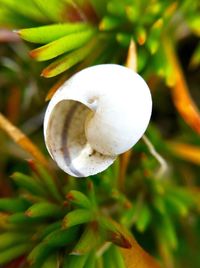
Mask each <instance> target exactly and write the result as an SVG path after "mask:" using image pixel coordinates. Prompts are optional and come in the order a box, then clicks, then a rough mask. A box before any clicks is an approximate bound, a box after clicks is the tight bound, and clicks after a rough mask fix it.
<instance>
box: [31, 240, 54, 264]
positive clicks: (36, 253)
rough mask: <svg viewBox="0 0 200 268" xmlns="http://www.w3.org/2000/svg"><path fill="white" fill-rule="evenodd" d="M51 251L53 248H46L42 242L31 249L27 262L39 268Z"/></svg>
mask: <svg viewBox="0 0 200 268" xmlns="http://www.w3.org/2000/svg"><path fill="white" fill-rule="evenodd" d="M52 251H53V248H50V247H48V246H47V245H46V244H45V243H43V242H42V243H40V244H38V245H37V246H36V247H34V248H33V250H32V251H31V252H30V253H29V255H28V258H27V260H28V262H29V263H30V264H31V265H34V267H41V266H42V264H43V263H44V261H45V259H46V258H47V257H48V256H49V254H50V253H51V252H52ZM31 267H32V266H31Z"/></svg>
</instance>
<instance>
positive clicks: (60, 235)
mask: <svg viewBox="0 0 200 268" xmlns="http://www.w3.org/2000/svg"><path fill="white" fill-rule="evenodd" d="M78 231H79V228H78V227H77V226H74V227H72V228H69V229H65V230H55V231H54V232H52V233H50V234H49V235H48V236H46V237H45V239H44V240H43V242H44V243H45V244H46V245H48V247H53V248H59V247H63V246H66V245H69V244H72V243H74V242H75V241H76V239H77V235H78Z"/></svg>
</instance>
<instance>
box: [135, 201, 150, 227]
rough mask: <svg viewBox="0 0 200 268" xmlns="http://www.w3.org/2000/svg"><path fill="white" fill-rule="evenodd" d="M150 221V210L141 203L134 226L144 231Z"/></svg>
mask: <svg viewBox="0 0 200 268" xmlns="http://www.w3.org/2000/svg"><path fill="white" fill-rule="evenodd" d="M150 221H151V211H150V209H149V207H148V206H147V205H146V204H143V205H142V206H141V208H140V211H139V213H138V216H137V220H136V228H137V229H138V231H140V232H144V231H145V230H146V228H147V226H148V225H149V223H150Z"/></svg>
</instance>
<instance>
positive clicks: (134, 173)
mask: <svg viewBox="0 0 200 268" xmlns="http://www.w3.org/2000/svg"><path fill="white" fill-rule="evenodd" d="M58 23H70V24H75V23H79V24H84V25H86V27H88V29H92V31H93V33H92V35H91V37H90V39H87V40H85V41H84V42H83V44H81V41H80V40H77V42H80V45H79V47H77V48H74V49H72V51H64V52H63V55H60V56H59V59H58V58H57V57H56V56H54V55H52V56H50V57H49V59H48V60H47V61H45V60H44V61H42V62H36V61H37V60H39V59H38V58H37V57H38V56H37V55H36V56H35V54H34V53H31V52H30V51H33V49H36V48H38V47H41V46H43V45H45V41H44V40H43V41H41V39H40V36H41V35H42V34H41V33H42V32H40V31H39V32H38V33H37V27H39V26H44V25H47V26H48V25H51V24H58ZM27 28H35V33H34V31H32V32H31V31H30V32H29V31H25V30H24V31H23V30H22V31H19V30H20V29H27ZM14 30H15V31H14ZM58 31H59V30H58ZM47 32H48V37H47V39H48V40H47V41H46V43H49V44H51V42H52V41H55V40H58V39H59V38H60V37H62V36H63V35H64V34H63V35H62V34H61V35H60V36H57V37H56V36H52V37H51V31H50V29H49V30H48V28H47ZM52 35H53V34H52ZM49 36H50V37H49ZM77 36H78V33H77ZM199 37H200V2H199V1H197V0H182V1H178V0H177V1H170V0H167V1H162V0H149V1H146V0H141V1H137V0H129V1H128V0H124V1H117V0H107V1H106V0H103V1H97V0H96V1H95V0H91V1H90V0H85V1H83V0H82V1H81V0H78V1H64V0H62V1H59V0H54V1H50V0H49V1H34V0H32V1H31V0H27V1H25V0H23V1H14V0H13V1H11V0H9V1H8V0H0V112H1V117H0V197H1V198H16V197H19V196H23V195H24V190H23V189H22V190H21V188H20V186H19V185H18V184H17V183H16V181H15V180H14V181H13V179H12V178H11V177H10V176H11V175H12V174H13V173H14V172H19V173H20V174H21V173H23V174H27V175H29V176H32V173H33V169H31V168H30V163H28V159H31V158H33V155H31V152H32V150H29V149H30V148H29V147H28V149H27V150H26V146H24V144H23V142H22V144H21V141H19V139H18V136H17V135H18V134H19V133H18V134H16V133H15V134H16V136H15V134H13V133H14V132H12V131H13V129H9V127H11V126H10V125H9V124H10V123H11V124H12V125H14V126H16V127H17V128H18V129H19V130H20V131H21V132H22V133H24V134H25V135H26V136H28V138H29V139H30V140H29V141H30V142H32V143H34V144H35V146H36V148H37V149H38V150H39V151H40V152H41V154H42V155H45V159H46V161H47V160H48V161H49V162H50V166H51V168H52V169H53V172H54V174H55V177H57V179H58V181H60V183H62V184H63V185H64V187H65V188H66V191H68V190H70V189H72V188H74V189H79V190H80V191H82V192H84V191H85V185H84V183H85V182H82V181H81V183H80V185H78V182H77V181H74V179H73V178H69V176H67V175H66V174H64V173H63V172H62V171H60V170H59V169H58V168H57V167H56V166H55V164H53V163H52V162H51V160H50V157H49V155H48V153H47V151H46V148H45V145H44V139H43V130H42V125H43V117H44V112H45V109H46V106H47V103H48V102H47V101H45V99H46V98H47V99H50V98H51V96H52V95H53V93H54V92H55V91H56V89H57V88H58V86H59V85H60V84H62V82H63V81H64V80H66V79H67V78H68V77H70V76H71V75H72V74H73V73H75V72H77V71H78V70H80V69H82V68H85V67H87V66H90V65H95V64H100V63H117V64H122V65H125V64H126V62H127V55H128V51H129V52H130V42H131V40H132V42H133V44H134V50H133V51H132V54H130V53H129V56H128V57H129V58H128V59H130V58H131V57H133V58H134V59H137V70H138V72H139V73H140V74H141V75H142V76H143V77H144V79H145V80H146V81H147V83H148V85H149V87H150V89H151V93H152V98H153V114H152V118H151V122H150V125H149V127H148V130H147V132H146V136H147V137H148V139H149V141H150V144H149V142H148V141H146V142H145V141H144V140H140V141H139V142H138V143H137V144H136V146H135V147H134V148H133V149H132V151H131V153H130V154H129V155H125V156H122V157H121V158H120V159H119V160H118V161H117V163H116V164H115V165H114V167H111V168H109V169H108V170H107V171H105V172H103V173H102V174H99V175H96V176H94V177H93V178H92V181H93V183H94V187H95V189H96V198H97V200H98V201H97V202H98V203H99V206H100V207H101V206H105V207H107V210H108V213H110V214H109V215H110V216H111V217H113V218H114V219H115V220H116V221H117V222H119V223H121V224H122V225H123V226H126V227H127V228H128V229H129V230H131V232H132V234H133V236H134V237H135V238H136V240H137V242H138V243H139V244H140V245H141V246H142V248H143V249H145V250H146V251H148V252H149V253H150V254H151V255H153V256H155V257H156V258H158V259H159V261H160V262H161V263H162V265H163V267H166V268H179V267H185V268H187V267H188V268H191V267H192V268H198V267H200V255H199V251H200V217H199V213H200V199H199V198H200V181H199V180H200V110H199V109H200V86H199V85H200V39H199ZM77 38H78V37H77ZM22 39H24V40H27V41H23V40H22ZM91 40H92V42H93V43H92V46H90V47H88V44H89V43H90V42H91ZM81 49H82V50H81ZM37 51H38V53H39V54H40V50H37ZM74 52H77V53H76V54H73V53H74ZM52 53H53V52H52ZM36 54H37V53H36ZM83 54H84V55H83ZM30 55H31V56H32V57H30ZM80 55H83V56H81V57H79V56H80ZM69 58H70V59H73V60H72V62H73V63H72V64H68V65H67V64H66V66H65V67H64V68H63V70H62V73H59V72H58V70H57V69H56V68H57V67H56V66H57V65H56V64H57V63H58V60H60V62H62V63H63V62H68V60H69ZM39 61H40V60H39ZM49 66H50V67H49ZM44 70H45V71H44ZM49 70H51V72H52V73H50V71H49ZM52 70H53V71H52ZM41 72H42V73H43V76H40V73H41ZM49 73H50V74H49ZM5 120H6V121H5ZM7 120H8V121H7ZM21 132H20V133H21ZM12 134H13V135H14V136H13V135H12ZM155 151H156V154H155V153H154V152H155ZM36 158H37V157H36ZM123 161H125V162H123ZM124 163H125V164H124ZM123 200H126V201H127V200H128V201H127V202H128V207H127V208H126V209H124V207H123V206H124V202H125V201H123ZM33 202H35V200H34V201H33ZM125 203H126V202H125ZM114 204H115V206H117V212H116V213H113V212H112V209H111V210H110V212H109V209H110V208H111V207H112V206H113V205H114ZM126 204H127V203H126ZM0 210H2V211H3V212H4V213H5V211H6V209H5V208H3V207H2V208H1V202H0ZM3 212H2V213H1V214H0V216H1V217H3V216H2V215H4V213H3ZM7 212H8V214H9V215H10V213H11V214H12V211H11V210H9V209H8V211H7ZM7 212H6V213H7ZM1 221H2V220H0V227H1ZM47 224H48V221H47ZM2 226H3V225H2ZM4 232H5V230H4V227H2V228H1V230H0V236H1V234H2V233H4ZM34 243H36V244H37V241H36V242H34ZM1 251H2V252H3V250H1V242H0V256H1ZM29 251H30V250H29ZM11 255H12V254H11ZM18 255H19V256H20V254H18ZM18 255H16V257H17V258H18V257H19V256H18ZM21 255H23V256H25V258H26V254H24V253H23V254H21ZM14 257H15V256H14ZM14 257H13V258H14ZM23 260H24V259H23ZM10 261H12V258H11V259H10ZM20 261H21V259H20ZM20 261H19V259H18V262H14V264H13V263H12V262H11V264H10V265H11V266H2V267H27V266H23V265H24V262H20ZM0 262H1V261H0ZM2 265H3V264H2ZM5 265H6V264H5ZM12 265H15V266H12ZM20 265H22V266H20ZM26 265H27V264H26ZM77 267H78V266H77ZM99 267H100V266H99ZM104 267H106V266H105V265H104ZM107 267H108V266H107ZM130 267H131V266H130ZM132 267H136V266H132ZM138 267H139V266H138ZM145 267H146V266H145ZM149 267H151V266H149ZM152 267H153V266H152ZM109 268H110V267H109Z"/></svg>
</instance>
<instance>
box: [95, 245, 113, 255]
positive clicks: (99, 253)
mask: <svg viewBox="0 0 200 268" xmlns="http://www.w3.org/2000/svg"><path fill="white" fill-rule="evenodd" d="M111 245H112V243H111V242H105V243H104V244H103V245H102V246H101V247H100V248H99V249H98V250H97V252H96V254H95V255H96V257H101V256H102V255H103V253H104V252H105V251H106V250H108V249H109V247H110V246H111Z"/></svg>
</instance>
